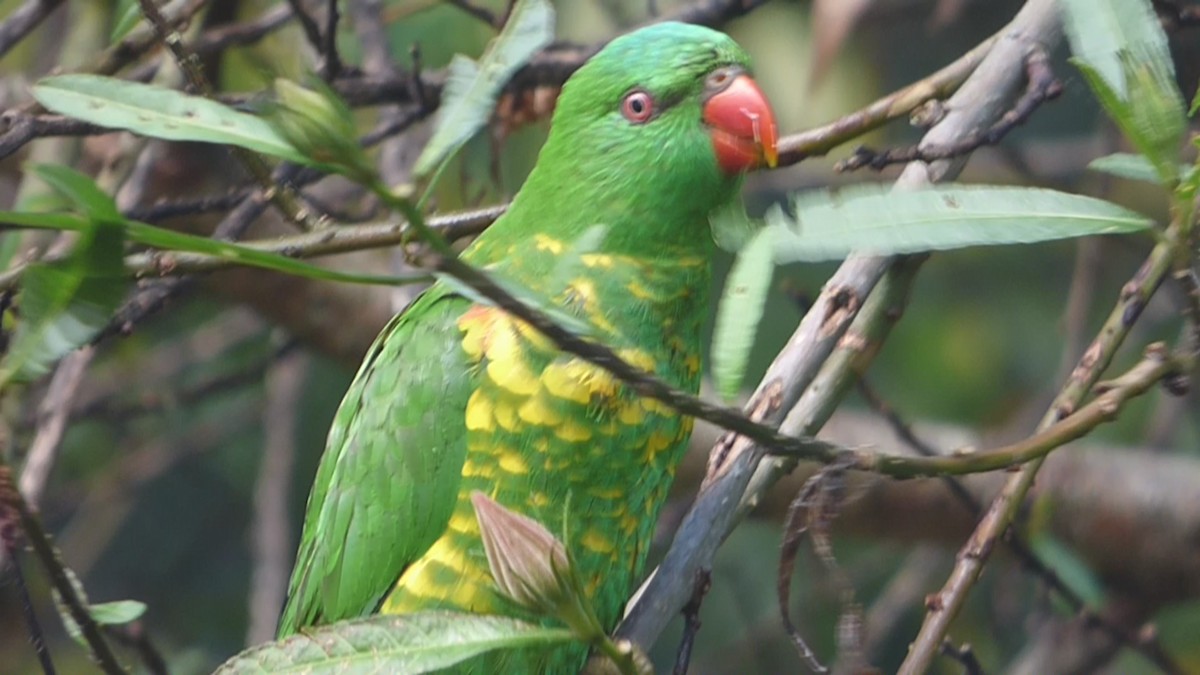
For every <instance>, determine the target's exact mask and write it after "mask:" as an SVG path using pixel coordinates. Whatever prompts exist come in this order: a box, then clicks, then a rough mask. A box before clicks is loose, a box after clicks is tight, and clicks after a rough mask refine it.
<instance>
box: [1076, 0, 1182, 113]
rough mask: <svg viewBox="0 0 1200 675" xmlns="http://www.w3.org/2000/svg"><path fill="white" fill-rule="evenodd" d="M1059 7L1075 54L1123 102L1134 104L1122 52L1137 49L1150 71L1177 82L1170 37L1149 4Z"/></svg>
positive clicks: (1114, 0) (1082, 0) (1100, 1)
mask: <svg viewBox="0 0 1200 675" xmlns="http://www.w3.org/2000/svg"><path fill="white" fill-rule="evenodd" d="M1059 5H1060V6H1061V8H1062V12H1063V26H1064V28H1065V29H1066V33H1067V39H1068V40H1069V41H1070V43H1071V53H1072V54H1074V55H1075V57H1076V58H1078V59H1079V60H1081V61H1083V62H1084V63H1086V64H1088V65H1089V66H1090V67H1091V68H1093V69H1094V70H1096V71H1097V72H1098V73H1099V74H1100V76H1101V77H1103V78H1104V80H1105V81H1107V82H1108V83H1109V84H1110V85H1112V87H1113V89H1114V90H1115V91H1116V93H1117V95H1118V96H1120V97H1121V98H1122V99H1125V100H1130V97H1129V94H1130V93H1131V92H1130V90H1129V88H1128V86H1127V85H1128V82H1126V79H1125V69H1124V67H1123V65H1122V64H1121V58H1120V52H1121V50H1129V49H1137V50H1138V52H1139V55H1140V56H1142V57H1143V58H1144V59H1145V60H1146V62H1147V64H1148V65H1149V66H1150V67H1152V68H1154V69H1155V70H1158V71H1161V72H1162V73H1164V74H1165V75H1167V79H1170V80H1173V79H1174V76H1175V66H1174V63H1173V62H1172V61H1171V50H1170V48H1169V47H1168V45H1167V35H1166V33H1164V32H1163V29H1162V24H1160V23H1159V21H1158V16H1157V15H1156V14H1155V13H1154V8H1153V7H1152V6H1151V5H1150V2H1149V0H1061V1H1060V2H1059ZM1173 86H1174V85H1173V84H1172V87H1173Z"/></svg>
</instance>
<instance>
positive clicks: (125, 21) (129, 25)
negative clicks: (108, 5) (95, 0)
mask: <svg viewBox="0 0 1200 675" xmlns="http://www.w3.org/2000/svg"><path fill="white" fill-rule="evenodd" d="M113 16H115V17H117V20H116V21H114V22H113V27H112V32H111V33H110V34H109V36H108V41H109V42H117V41H119V40H121V39H122V38H124V37H125V36H126V35H128V34H129V31H131V30H133V28H134V26H136V25H137V24H138V21H140V20H141V18H142V6H141V4H139V3H138V0H117V6H116V8H115V9H114V10H113Z"/></svg>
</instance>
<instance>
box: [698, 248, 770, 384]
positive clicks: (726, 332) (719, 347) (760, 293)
mask: <svg viewBox="0 0 1200 675" xmlns="http://www.w3.org/2000/svg"><path fill="white" fill-rule="evenodd" d="M773 243H774V235H773V234H772V232H771V231H770V230H768V229H762V230H759V232H758V234H756V235H754V237H753V238H752V239H750V242H749V243H747V244H746V246H744V247H743V248H742V250H741V251H740V252H738V256H737V259H736V260H735V261H734V263H733V269H732V270H731V271H730V273H729V278H728V279H727V280H726V281H725V294H724V295H723V296H722V297H721V304H720V306H719V308H718V309H717V324H716V327H715V328H714V330H713V344H712V362H713V379H714V380H715V381H716V386H717V392H718V393H720V394H721V396H723V397H724V398H725V399H726V400H729V399H732V398H733V397H734V396H736V395H737V393H738V390H739V389H741V386H742V380H743V378H744V377H745V374H746V363H747V361H748V360H749V359H750V348H751V347H753V346H754V336H755V335H756V334H757V333H758V324H759V321H761V320H762V313H763V306H764V305H765V303H766V300H767V290H768V289H769V288H770V286H771V276H772V273H773V272H774V269H775V268H774V265H773V264H772V261H771V256H772V252H771V245H772V244H773Z"/></svg>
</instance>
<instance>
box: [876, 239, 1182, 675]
mask: <svg viewBox="0 0 1200 675" xmlns="http://www.w3.org/2000/svg"><path fill="white" fill-rule="evenodd" d="M1190 228H1191V223H1190V222H1188V221H1178V220H1177V221H1175V222H1172V223H1171V225H1170V226H1169V227H1168V228H1167V231H1166V232H1165V233H1164V235H1163V237H1162V239H1161V240H1160V241H1159V243H1158V244H1157V245H1155V247H1154V249H1153V250H1152V251H1151V252H1150V255H1149V257H1148V258H1147V259H1146V261H1145V262H1144V263H1143V264H1142V267H1141V269H1139V270H1138V272H1137V273H1136V274H1135V275H1134V278H1133V279H1131V280H1130V281H1129V283H1127V284H1126V285H1125V287H1124V288H1123V289H1122V290H1121V295H1120V297H1119V299H1118V301H1117V304H1116V306H1115V307H1114V308H1113V310H1112V312H1111V313H1110V314H1109V317H1108V320H1107V321H1105V324H1104V326H1103V327H1102V328H1101V329H1100V332H1099V334H1098V335H1097V336H1096V338H1095V339H1094V340H1093V342H1092V344H1091V346H1089V347H1088V349H1087V350H1086V351H1085V352H1084V354H1083V357H1082V358H1081V359H1080V361H1079V364H1078V365H1077V366H1076V367H1075V370H1074V371H1072V373H1071V375H1070V377H1069V378H1068V380H1067V383H1066V384H1065V385H1064V386H1063V389H1062V391H1061V392H1060V393H1059V395H1058V396H1057V397H1056V398H1055V400H1054V402H1053V403H1052V404H1051V406H1050V410H1049V411H1047V413H1046V415H1045V417H1043V419H1042V422H1041V424H1040V425H1039V429H1040V430H1041V431H1040V432H1039V433H1038V434H1035V435H1034V436H1032V437H1031V439H1030V440H1032V439H1033V438H1037V437H1038V436H1041V435H1043V434H1045V433H1046V432H1048V431H1049V430H1050V429H1053V428H1055V427H1060V425H1061V424H1062V423H1063V422H1066V421H1068V420H1071V419H1072V418H1077V419H1080V420H1081V421H1082V418H1080V417H1078V415H1079V414H1080V413H1083V412H1084V411H1088V412H1089V413H1090V414H1096V413H1102V412H1103V407H1104V406H1105V405H1110V404H1111V403H1112V402H1111V401H1109V402H1104V399H1105V397H1106V396H1108V395H1109V394H1112V393H1114V392H1116V391H1118V390H1120V388H1121V386H1122V385H1131V386H1132V387H1133V389H1139V388H1141V391H1145V388H1143V385H1147V386H1148V383H1146V382H1145V381H1142V382H1141V384H1138V381H1139V377H1140V376H1141V375H1146V374H1148V373H1147V371H1153V370H1158V369H1159V368H1162V370H1161V371H1159V372H1158V373H1157V374H1152V375H1151V377H1154V380H1153V381H1154V382H1157V381H1158V380H1160V379H1162V378H1165V377H1169V376H1173V375H1174V374H1176V373H1188V372H1191V370H1192V369H1193V368H1194V365H1195V364H1194V362H1193V360H1194V356H1193V355H1192V354H1191V353H1182V354H1176V355H1168V354H1167V353H1166V352H1165V349H1164V348H1162V347H1161V346H1158V347H1154V346H1152V348H1151V349H1150V350H1148V352H1147V355H1146V358H1144V359H1143V360H1142V362H1141V363H1139V364H1138V365H1137V366H1135V368H1134V369H1133V370H1131V371H1130V372H1129V373H1126V374H1125V375H1123V376H1122V377H1121V378H1119V379H1118V380H1115V381H1114V382H1115V383H1117V388H1116V389H1109V388H1108V386H1111V385H1108V386H1106V391H1105V393H1104V394H1102V395H1101V396H1099V397H1098V398H1097V399H1096V400H1095V401H1093V402H1092V403H1090V404H1088V405H1087V406H1086V407H1084V408H1083V409H1082V410H1080V411H1079V413H1074V411H1075V410H1076V408H1078V406H1079V405H1080V403H1081V402H1082V401H1083V399H1084V397H1085V396H1086V395H1087V393H1088V392H1089V391H1090V390H1091V389H1092V387H1093V385H1095V384H1096V382H1097V381H1098V380H1099V378H1100V375H1101V374H1102V373H1103V372H1104V370H1105V369H1106V368H1107V367H1108V365H1109V363H1110V362H1111V361H1112V358H1113V355H1114V354H1115V353H1116V351H1117V348H1118V347H1120V346H1121V344H1122V343H1123V342H1124V339H1125V336H1126V335H1127V334H1128V333H1129V330H1130V328H1132V326H1133V324H1134V322H1135V321H1136V320H1137V318H1138V316H1139V315H1140V314H1141V312H1142V310H1143V309H1144V308H1145V306H1146V303H1147V302H1148V301H1149V299H1150V297H1151V296H1152V295H1153V294H1154V292H1155V291H1156V290H1157V289H1158V287H1159V285H1160V284H1161V283H1162V281H1163V280H1164V278H1165V277H1166V276H1167V274H1168V273H1169V271H1170V270H1171V268H1172V265H1173V264H1174V261H1175V260H1176V258H1177V255H1178V254H1179V252H1180V248H1179V247H1181V246H1186V245H1187V244H1186V242H1187V241H1189V234H1190ZM1130 391H1132V390H1130ZM1102 402H1103V403H1102ZM1073 413H1074V414H1073ZM1060 428H1061V427H1060ZM1029 460H1030V461H1029V463H1028V464H1026V465H1025V466H1023V467H1022V468H1021V470H1020V471H1019V472H1017V473H1016V474H1014V475H1013V476H1012V477H1011V478H1009V480H1008V481H1007V482H1006V483H1005V486H1004V488H1003V489H1002V490H1001V491H1000V493H999V495H998V496H997V497H996V499H995V500H994V501H993V502H992V504H991V506H990V507H989V508H988V511H987V512H986V514H985V515H984V517H983V520H981V521H980V523H979V526H978V527H977V528H976V530H975V532H974V533H973V534H972V536H971V538H970V539H969V540H968V541H967V543H966V544H965V545H964V547H963V549H962V550H961V551H960V554H959V556H958V563H957V564H956V565H955V568H954V571H953V572H952V573H951V575H950V578H949V579H947V580H946V583H945V585H944V586H943V587H942V590H941V591H940V592H939V593H938V594H937V596H936V597H937V598H938V600H937V602H935V603H932V605H931V609H930V611H929V612H928V613H927V614H926V616H925V621H924V623H923V624H922V626H921V631H920V633H918V635H917V638H916V640H915V641H914V643H913V648H912V650H911V651H910V652H909V655H908V658H907V659H906V660H905V662H904V664H903V666H902V667H901V670H900V672H901V673H903V674H905V675H915V674H916V673H920V672H924V671H925V670H926V669H927V668H928V666H929V663H930V662H931V661H932V659H933V657H934V655H935V654H936V653H937V650H938V649H939V648H940V645H941V642H942V640H943V638H944V637H945V635H946V633H947V631H948V630H949V626H950V621H951V620H952V619H953V618H954V617H955V616H956V615H957V613H958V610H959V609H960V608H961V607H962V605H963V603H964V602H965V601H966V596H967V593H968V591H969V590H970V589H971V587H972V586H973V585H974V584H975V581H976V580H977V579H978V578H979V575H980V574H981V573H982V571H983V566H984V563H985V562H986V561H987V559H988V557H989V554H990V553H991V551H992V549H993V547H994V544H995V542H996V541H998V540H999V538H1000V537H1001V536H1003V534H1004V532H1005V530H1007V529H1008V527H1009V524H1010V523H1011V522H1012V519H1013V517H1014V516H1015V515H1016V511H1017V508H1018V506H1019V505H1020V504H1021V502H1022V501H1023V500H1024V498H1025V495H1026V493H1028V491H1029V489H1030V487H1032V485H1033V479H1034V477H1035V476H1036V475H1037V472H1038V470H1039V469H1040V468H1041V465H1042V462H1043V461H1044V460H1045V455H1044V454H1038V455H1034V456H1031V457H1029ZM1168 672H1175V671H1168Z"/></svg>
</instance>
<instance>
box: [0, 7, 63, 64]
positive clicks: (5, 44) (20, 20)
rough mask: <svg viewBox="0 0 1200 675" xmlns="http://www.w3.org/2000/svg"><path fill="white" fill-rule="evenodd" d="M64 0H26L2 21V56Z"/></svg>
mask: <svg viewBox="0 0 1200 675" xmlns="http://www.w3.org/2000/svg"><path fill="white" fill-rule="evenodd" d="M61 4H62V0H25V2H24V3H23V4H22V5H21V6H20V7H18V8H17V9H16V10H14V11H13V12H12V13H11V14H9V15H8V18H6V19H5V20H4V22H3V23H0V58H2V57H3V56H4V55H5V54H7V53H8V50H10V49H12V48H13V46H14V45H16V44H17V43H18V42H20V41H21V40H22V39H23V38H24V37H25V36H26V35H28V34H29V31H31V30H33V29H34V28H37V25H38V24H39V23H41V22H42V20H43V19H45V18H46V17H47V16H49V15H50V13H51V12H53V11H54V10H55V9H58V6H59V5H61Z"/></svg>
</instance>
